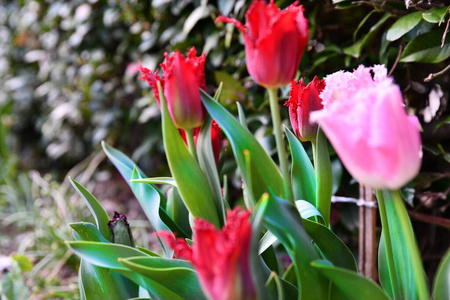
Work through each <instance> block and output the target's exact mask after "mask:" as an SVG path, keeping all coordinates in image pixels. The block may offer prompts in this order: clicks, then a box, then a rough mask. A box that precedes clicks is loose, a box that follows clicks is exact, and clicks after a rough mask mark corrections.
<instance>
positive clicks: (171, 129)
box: [159, 91, 223, 228]
mask: <svg viewBox="0 0 450 300" xmlns="http://www.w3.org/2000/svg"><path fill="white" fill-rule="evenodd" d="M159 94H160V97H161V113H162V127H163V140H164V148H165V149H166V157H167V161H168V163H169V168H170V172H171V173H172V176H173V178H174V179H175V181H176V182H177V186H178V191H179V192H180V195H181V197H182V198H183V201H184V203H185V204H186V207H187V208H188V209H189V211H190V212H191V213H192V215H193V216H194V217H197V218H200V219H205V220H208V221H209V222H210V223H212V224H214V225H215V226H216V227H217V228H220V227H221V223H222V222H223V220H222V222H221V220H220V219H219V215H218V211H219V210H218V209H216V206H215V204H214V201H213V195H212V192H211V189H210V187H209V183H208V180H207V179H206V176H205V174H203V172H202V170H201V168H200V166H199V165H198V163H197V160H196V159H195V158H194V157H193V156H192V155H191V153H190V152H189V150H188V149H187V147H186V145H185V143H184V142H183V139H182V138H181V135H180V134H179V132H178V130H177V128H176V127H175V125H174V124H173V121H172V118H171V117H170V114H169V111H168V109H167V104H166V99H165V98H164V95H163V93H162V91H161V92H160V93H159Z"/></svg>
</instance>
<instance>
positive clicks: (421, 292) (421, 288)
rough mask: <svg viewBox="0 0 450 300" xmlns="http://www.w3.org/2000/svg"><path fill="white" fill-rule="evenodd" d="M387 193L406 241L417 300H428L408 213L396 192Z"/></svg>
mask: <svg viewBox="0 0 450 300" xmlns="http://www.w3.org/2000/svg"><path fill="white" fill-rule="evenodd" d="M389 192H390V193H391V197H392V201H393V202H394V207H395V212H396V216H397V217H398V220H399V221H400V226H401V229H402V232H403V235H404V237H405V239H406V244H407V245H408V248H407V249H408V250H409V253H410V257H411V264H412V268H413V270H414V274H415V276H414V278H415V279H416V286H417V294H418V299H421V300H422V299H424V300H425V299H429V297H430V296H429V293H428V286H427V283H426V279H425V276H424V274H425V272H424V269H423V265H422V260H421V257H420V252H419V248H418V246H417V242H416V238H415V236H414V231H413V228H412V225H411V220H410V219H409V215H408V212H407V211H406V207H405V202H404V201H403V198H402V196H401V195H400V192H399V191H398V190H396V191H389Z"/></svg>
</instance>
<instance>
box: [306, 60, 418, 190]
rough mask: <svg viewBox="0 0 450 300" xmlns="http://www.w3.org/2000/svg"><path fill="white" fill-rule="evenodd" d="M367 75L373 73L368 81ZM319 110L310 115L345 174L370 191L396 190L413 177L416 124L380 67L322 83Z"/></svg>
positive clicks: (342, 74) (341, 74) (341, 73)
mask: <svg viewBox="0 0 450 300" xmlns="http://www.w3.org/2000/svg"><path fill="white" fill-rule="evenodd" d="M371 71H372V72H373V73H374V76H373V77H372V74H371ZM325 82H326V87H325V89H324V91H323V92H322V93H321V95H320V96H321V97H322V100H323V105H324V109H323V110H320V111H317V112H313V113H312V114H311V120H312V121H313V122H317V123H319V125H320V126H321V128H322V129H323V130H324V132H325V134H326V135H327V137H328V139H329V140H330V142H331V144H332V145H333V147H334V149H335V150H336V152H337V154H338V155H339V157H340V158H341V160H342V163H343V164H344V165H345V167H346V168H347V170H348V171H349V172H350V174H351V175H352V176H353V177H354V178H355V179H356V180H358V181H359V182H360V183H362V184H364V185H367V186H369V187H372V188H375V189H392V190H394V189H398V188H400V187H402V186H403V185H405V184H406V183H407V182H408V181H410V180H411V179H413V178H414V177H415V176H416V175H417V174H418V172H419V169H420V164H421V160H422V146H421V141H420V133H419V122H418V119H417V117H416V116H409V115H408V114H407V113H406V111H405V108H404V104H403V98H402V94H401V92H400V89H399V87H398V86H397V85H395V84H394V83H393V82H392V79H391V78H389V77H387V70H386V68H385V67H384V66H381V65H377V66H374V67H367V68H366V67H364V66H360V67H359V68H358V69H357V70H355V71H354V72H353V73H350V72H344V71H339V72H336V73H334V74H331V75H328V76H327V77H326V78H325Z"/></svg>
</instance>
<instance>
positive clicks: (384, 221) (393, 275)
mask: <svg viewBox="0 0 450 300" xmlns="http://www.w3.org/2000/svg"><path fill="white" fill-rule="evenodd" d="M376 195H377V199H378V207H379V211H380V219H381V226H382V231H381V233H382V234H383V237H384V245H385V249H386V258H387V264H388V271H389V279H390V281H391V287H392V291H393V293H394V300H397V299H401V293H400V288H399V284H398V278H397V272H396V270H395V263H394V255H393V251H392V243H391V235H390V229H389V222H388V218H387V213H386V206H385V203H384V196H383V192H382V191H380V190H376Z"/></svg>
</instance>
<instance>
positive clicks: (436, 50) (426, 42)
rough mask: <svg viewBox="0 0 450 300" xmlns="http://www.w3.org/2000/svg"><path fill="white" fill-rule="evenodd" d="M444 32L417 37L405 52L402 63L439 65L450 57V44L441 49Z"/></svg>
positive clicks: (431, 32)
mask: <svg viewBox="0 0 450 300" xmlns="http://www.w3.org/2000/svg"><path fill="white" fill-rule="evenodd" d="M443 34H444V32H443V31H442V30H432V31H430V32H427V33H424V34H421V35H419V36H417V37H415V38H414V39H413V40H412V41H411V42H410V43H408V45H406V47H405V50H404V51H403V53H402V55H401V57H400V62H421V63H430V64H434V63H439V62H441V61H443V60H445V59H447V58H448V57H449V56H450V43H449V42H446V43H445V44H444V45H443V47H442V48H441V43H442V36H443Z"/></svg>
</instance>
